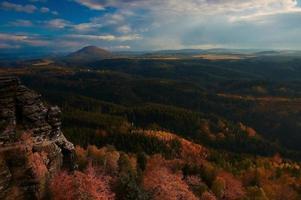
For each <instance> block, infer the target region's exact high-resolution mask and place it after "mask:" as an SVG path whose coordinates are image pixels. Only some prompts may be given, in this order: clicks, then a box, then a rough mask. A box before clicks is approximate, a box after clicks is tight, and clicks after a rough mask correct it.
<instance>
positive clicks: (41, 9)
mask: <svg viewBox="0 0 301 200" xmlns="http://www.w3.org/2000/svg"><path fill="white" fill-rule="evenodd" d="M49 11H50V9H49V8H47V7H41V8H40V12H41V13H48V12H49Z"/></svg>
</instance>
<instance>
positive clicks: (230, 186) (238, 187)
mask: <svg viewBox="0 0 301 200" xmlns="http://www.w3.org/2000/svg"><path fill="white" fill-rule="evenodd" d="M218 177H220V178H222V179H224V180H225V182H226V188H225V199H227V200H236V199H240V198H242V197H243V196H244V195H245V191H244V188H243V186H242V183H241V181H239V180H238V179H236V178H235V177H234V176H233V175H232V174H229V173H226V172H221V173H220V174H219V175H218Z"/></svg>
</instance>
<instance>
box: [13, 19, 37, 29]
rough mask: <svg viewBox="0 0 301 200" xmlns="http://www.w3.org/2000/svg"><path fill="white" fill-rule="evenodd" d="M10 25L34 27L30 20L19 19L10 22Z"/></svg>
mask: <svg viewBox="0 0 301 200" xmlns="http://www.w3.org/2000/svg"><path fill="white" fill-rule="evenodd" d="M10 25H12V26H18V27H31V26H33V23H32V22H31V21H30V20H24V19H18V20H16V21H13V22H10Z"/></svg>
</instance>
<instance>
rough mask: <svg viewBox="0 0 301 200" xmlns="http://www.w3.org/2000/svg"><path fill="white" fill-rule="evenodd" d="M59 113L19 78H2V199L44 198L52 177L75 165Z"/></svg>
mask: <svg viewBox="0 0 301 200" xmlns="http://www.w3.org/2000/svg"><path fill="white" fill-rule="evenodd" d="M60 116H61V111H60V109H59V108H58V107H57V106H48V105H46V104H45V103H43V101H42V99H41V96H40V95H39V94H37V93H35V92H34V91H32V90H30V89H28V88H27V87H25V86H24V85H22V84H21V83H20V81H19V79H18V78H16V77H0V199H12V198H14V199H41V198H42V197H43V196H44V195H45V194H44V192H45V188H46V187H47V180H48V179H49V177H51V176H53V175H54V174H55V173H56V172H58V171H59V170H60V169H61V168H62V167H63V166H68V167H70V166H72V159H73V152H74V146H73V144H72V143H70V142H68V141H67V139H66V138H65V137H64V135H63V133H62V131H61V118H60ZM25 132H26V133H29V134H28V135H30V142H28V141H25V140H24V139H22V137H21V135H24V134H23V133H25ZM64 161H65V162H64Z"/></svg>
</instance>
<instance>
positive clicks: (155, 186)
mask: <svg viewBox="0 0 301 200" xmlns="http://www.w3.org/2000/svg"><path fill="white" fill-rule="evenodd" d="M143 185H144V187H145V189H146V190H148V191H151V192H153V194H154V199H155V200H161V199H164V200H178V199H185V200H197V199H198V198H197V197H196V196H195V195H194V194H193V193H192V192H191V191H190V190H189V186H188V185H187V184H186V183H185V181H184V180H183V175H182V174H181V173H180V172H178V173H173V172H172V171H171V170H170V169H169V168H168V166H167V165H166V162H165V160H164V159H163V158H162V157H160V156H154V157H152V158H151V159H150V160H149V161H148V164H147V167H146V170H145V174H144V180H143Z"/></svg>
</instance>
